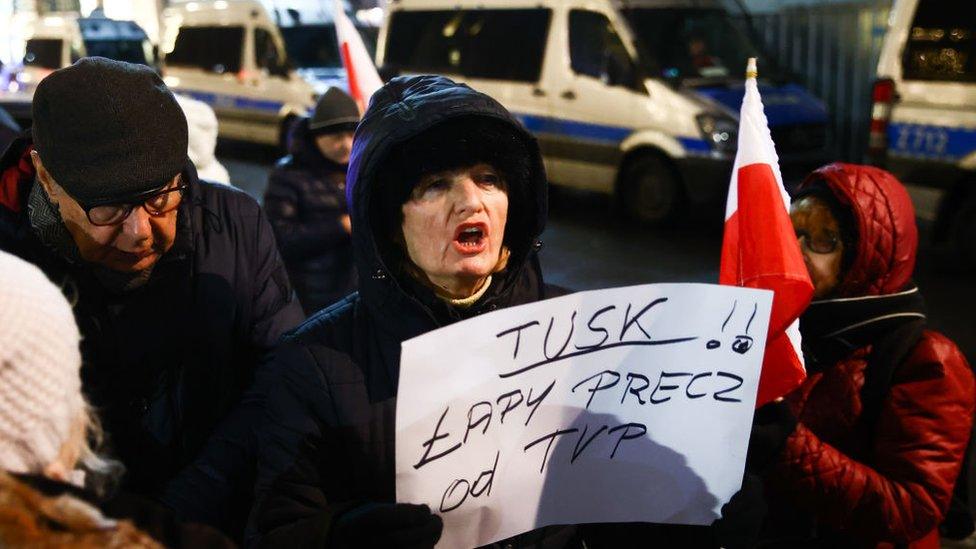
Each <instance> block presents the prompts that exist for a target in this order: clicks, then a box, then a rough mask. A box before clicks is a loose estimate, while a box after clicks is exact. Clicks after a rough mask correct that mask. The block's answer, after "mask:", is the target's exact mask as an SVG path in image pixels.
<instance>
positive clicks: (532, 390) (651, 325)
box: [396, 284, 773, 547]
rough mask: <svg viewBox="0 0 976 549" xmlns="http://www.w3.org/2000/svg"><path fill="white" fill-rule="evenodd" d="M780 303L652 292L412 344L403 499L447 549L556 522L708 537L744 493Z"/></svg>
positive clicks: (748, 296) (400, 420) (595, 294)
mask: <svg viewBox="0 0 976 549" xmlns="http://www.w3.org/2000/svg"><path fill="white" fill-rule="evenodd" d="M772 296H773V294H772V292H768V291H762V290H749V289H744V288H736V287H730V286H717V285H710V284H653V285H643V286H633V287H628V288H616V289H610V290H597V291H590V292H581V293H577V294H572V295H568V296H564V297H560V298H556V299H551V300H547V301H542V302H538V303H532V304H528V305H522V306H519V307H513V308H509V309H503V310H500V311H496V312H493V313H490V314H485V315H481V316H478V317H476V318H473V319H471V320H467V321H465V322H460V323H457V324H454V325H451V326H448V327H446V328H442V329H439V330H436V331H433V332H430V333H427V334H424V335H422V336H420V337H417V338H414V339H411V340H409V341H406V342H404V343H403V347H402V356H401V360H400V386H399V392H398V396H397V418H396V423H397V435H396V469H397V500H398V501H401V502H410V503H427V504H428V505H430V507H431V509H433V510H434V511H435V512H436V513H439V514H440V515H441V516H442V517H443V519H444V533H443V536H442V537H441V542H440V543H439V544H438V547H475V546H479V545H485V544H488V543H492V542H495V541H499V540H502V539H505V538H508V537H511V536H513V535H516V534H519V533H522V532H526V531H529V530H533V529H535V528H539V527H542V526H547V525H551V524H577V523H588V522H657V523H676V524H709V523H711V522H712V520H714V519H715V518H717V517H718V516H719V509H720V508H721V506H722V505H723V504H724V503H725V502H726V501H728V499H729V498H730V497H731V496H732V495H733V494H734V493H735V492H736V491H737V490H738V489H739V487H740V485H741V483H742V473H743V469H744V463H745V454H746V446H747V442H748V438H749V431H750V426H751V422H752V414H753V408H754V405H755V399H756V390H757V388H758V380H759V371H760V366H761V364H762V356H763V350H764V342H765V341H766V330H767V325H768V322H769V311H770V307H771V304H772Z"/></svg>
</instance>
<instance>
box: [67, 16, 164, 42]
mask: <svg viewBox="0 0 976 549" xmlns="http://www.w3.org/2000/svg"><path fill="white" fill-rule="evenodd" d="M78 26H79V27H80V28H81V35H82V36H83V37H84V39H85V40H145V39H146V38H147V36H146V32H145V31H144V30H142V27H140V26H139V24H138V23H136V22H135V21H118V20H115V19H108V18H106V17H83V18H81V19H78Z"/></svg>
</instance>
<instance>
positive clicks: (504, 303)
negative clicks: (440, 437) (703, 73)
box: [249, 76, 711, 547]
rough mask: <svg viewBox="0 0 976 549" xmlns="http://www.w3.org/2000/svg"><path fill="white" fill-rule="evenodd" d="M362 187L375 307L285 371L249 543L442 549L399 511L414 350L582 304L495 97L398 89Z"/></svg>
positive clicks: (322, 322)
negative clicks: (566, 298)
mask: <svg viewBox="0 0 976 549" xmlns="http://www.w3.org/2000/svg"><path fill="white" fill-rule="evenodd" d="M347 183H348V185H347V199H348V202H349V204H350V215H351V217H352V226H353V247H354V251H355V258H356V262H357V270H358V272H359V292H358V293H357V294H353V295H351V296H349V297H347V298H346V299H344V300H343V301H341V302H339V303H337V304H336V305H334V306H332V307H330V308H328V309H326V310H324V311H321V312H320V313H318V314H317V315H315V316H313V317H312V318H310V319H309V320H308V321H307V322H306V323H305V324H303V325H302V326H301V327H299V328H298V329H296V330H295V331H294V332H292V333H291V334H290V335H289V336H287V337H286V338H285V340H284V342H283V344H282V345H281V346H280V347H279V349H278V350H277V351H276V353H275V356H274V357H273V358H272V359H271V360H272V364H271V366H272V367H273V368H274V369H275V383H274V385H273V387H271V389H270V390H269V393H268V403H267V410H266V418H265V419H266V424H265V425H263V426H262V429H261V432H262V435H261V437H262V440H261V444H260V447H261V453H260V456H259V461H258V481H257V488H256V503H255V507H254V509H253V511H252V515H251V523H250V528H249V542H250V543H252V544H260V545H267V546H275V547H288V546H299V547H305V546H309V547H311V546H315V547H323V546H329V547H345V546H350V547H393V546H396V547H430V546H432V545H433V543H434V542H436V540H437V539H438V537H439V535H440V530H441V521H440V518H439V517H438V516H436V515H434V514H432V513H431V511H430V509H428V508H427V507H426V506H421V505H411V504H406V503H394V501H395V499H396V493H395V492H396V490H395V478H394V475H395V450H394V443H395V432H396V426H395V418H396V392H397V382H398V375H399V366H400V364H399V362H400V343H401V342H403V341H405V340H407V339H410V338H413V337H416V336H419V335H421V334H423V333H426V332H429V331H431V330H434V329H437V328H439V327H442V326H445V325H448V324H451V323H453V322H457V321H460V320H464V319H466V318H471V317H473V316H476V315H478V314H482V313H485V312H488V311H492V310H495V309H499V308H504V307H511V306H515V305H519V304H524V303H531V302H535V301H539V300H543V299H547V298H550V297H555V296H558V295H561V294H564V293H566V291H565V290H561V289H559V288H556V287H553V286H549V285H547V284H545V283H544V282H543V279H542V273H541V270H540V267H539V263H538V260H537V257H536V252H537V251H538V249H539V247H540V246H541V243H540V242H539V241H538V237H539V235H540V234H541V233H542V230H543V227H544V224H545V220H546V214H547V211H546V208H547V199H546V177H545V172H544V169H543V165H542V157H541V155H540V152H539V148H538V145H537V144H536V141H535V139H534V138H532V137H531V136H530V135H529V134H528V133H527V132H526V131H525V130H524V129H523V128H522V127H521V126H520V125H519V124H518V122H516V121H515V119H514V118H513V117H512V116H511V115H510V114H509V113H508V111H506V110H505V109H504V107H502V106H501V105H499V104H498V103H497V102H496V101H494V100H493V99H491V98H489V97H488V96H485V95H483V94H481V93H478V92H475V91H473V90H471V89H470V88H468V87H467V86H464V85H458V84H455V83H454V82H452V81H450V80H448V79H446V78H441V77H433V76H421V77H409V78H397V79H394V80H393V81H391V82H390V83H388V84H387V85H386V86H384V87H383V88H382V89H380V90H379V91H378V92H377V93H376V94H375V95H374V96H373V98H372V101H371V103H370V108H369V110H368V111H367V113H366V115H365V117H364V118H363V121H362V123H361V124H360V126H359V128H358V129H357V133H356V139H355V145H354V149H353V154H352V160H351V162H350V169H349V174H348V179H347ZM598 528H599V531H601V533H600V535H601V537H602V538H603V539H604V540H606V539H607V537H606V536H605V535H604V534H606V533H608V531H607V529H606V528H600V527H596V528H594V529H593V532H596V531H598V530H597V529H598ZM667 530H668V529H666V528H660V527H656V528H655V533H656V539H658V540H660V539H672V540H674V543H672V544H671V545H674V546H678V544H680V546H683V547H688V546H690V545H688V542H689V540H691V539H694V538H695V537H698V536H704V538H707V537H708V536H709V535H711V533H710V532H707V531H705V532H704V533H703V532H701V529H697V530H695V529H688V528H684V529H682V528H680V527H676V531H678V532H679V533H678V534H677V535H678V536H680V537H678V538H674V537H671V536H670V534H668V533H667V532H666V531H667ZM672 530H675V529H672ZM693 530H695V531H693ZM610 533H613V534H614V535H620V534H621V530H619V529H617V530H615V532H610ZM591 535H592V534H591V532H590V531H589V530H588V532H587V534H586V535H585V537H586V538H587V544H588V545H589V546H591V547H592V546H593V544H592V543H590V539H591V537H590V536H591ZM662 536H666V538H665V537H662ZM583 537H584V534H583V532H582V530H581V529H579V528H576V527H572V526H570V527H549V528H543V529H540V530H536V531H533V532H529V533H527V534H523V535H521V536H518V537H516V538H513V539H512V540H509V541H510V543H509V544H508V545H511V546H520V547H524V546H536V547H583V546H584V545H583V541H582V540H583ZM704 538H702V539H704ZM618 539H627V538H618ZM679 539H680V540H681V541H678V540H679ZM631 541H632V540H631ZM645 541H649V539H648V538H646V537H645V538H642V543H643V542H645ZM695 545H699V544H698V543H696V544H695ZM662 546H663V545H662Z"/></svg>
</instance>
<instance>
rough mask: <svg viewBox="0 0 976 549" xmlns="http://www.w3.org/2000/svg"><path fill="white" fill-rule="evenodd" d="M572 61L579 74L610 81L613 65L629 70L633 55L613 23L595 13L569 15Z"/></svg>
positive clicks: (585, 12) (618, 68)
mask: <svg viewBox="0 0 976 549" xmlns="http://www.w3.org/2000/svg"><path fill="white" fill-rule="evenodd" d="M569 60H570V65H571V66H572V68H573V72H575V73H576V74H582V75H586V76H592V77H593V78H599V79H606V78H607V72H608V69H610V68H611V66H613V67H614V68H616V69H617V70H623V69H626V70H628V71H629V69H630V68H631V67H632V63H631V60H630V55H629V54H628V53H627V49H626V48H625V47H624V43H623V42H622V41H621V40H620V37H619V36H618V35H617V32H616V31H615V30H614V29H613V25H611V24H610V20H609V19H607V16H605V15H603V14H601V13H597V12H593V11H584V10H572V11H570V12H569ZM618 83H621V82H618Z"/></svg>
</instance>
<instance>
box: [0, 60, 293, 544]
mask: <svg viewBox="0 0 976 549" xmlns="http://www.w3.org/2000/svg"><path fill="white" fill-rule="evenodd" d="M33 118H34V126H33V129H32V132H31V135H30V136H27V137H24V138H23V139H20V140H18V141H16V142H14V143H13V144H12V145H11V146H10V147H9V148H8V149H7V152H6V153H5V154H4V155H3V157H2V158H0V249H2V250H5V251H8V252H11V253H13V254H15V255H18V256H20V257H21V258H23V259H25V260H27V261H30V262H32V263H34V264H36V265H38V266H39V267H40V268H41V269H42V270H43V271H44V272H45V274H46V275H47V276H48V277H49V278H50V279H51V280H52V281H54V282H55V283H56V284H58V285H60V286H61V288H62V289H63V291H64V293H65V294H66V295H67V296H68V299H69V301H70V302H71V303H72V305H73V307H74V312H75V317H76V320H77V321H78V325H79V327H80V328H81V332H82V339H83V341H82V354H83V359H84V367H83V369H82V378H83V382H84V390H85V392H86V394H87V395H88V397H89V399H90V400H91V402H92V404H93V405H94V406H95V407H96V409H97V410H98V411H99V413H100V415H101V417H102V421H103V424H104V428H105V431H106V433H107V435H108V439H109V444H110V446H111V448H112V450H113V451H114V454H115V455H116V456H117V457H118V458H119V459H120V460H121V461H122V462H123V463H124V465H125V466H126V468H127V473H126V475H125V477H124V480H123V483H124V486H125V487H126V488H128V489H129V490H132V491H135V492H137V493H142V494H147V495H154V496H158V495H160V494H163V493H166V494H167V495H166V498H167V499H168V501H169V503H170V504H171V505H172V506H174V507H176V508H177V510H178V511H179V510H181V509H179V507H181V506H183V505H185V506H186V507H187V508H188V510H187V514H189V515H196V516H189V517H188V518H192V519H195V520H207V521H208V522H211V523H217V524H218V525H219V526H222V527H224V529H225V530H227V531H228V532H229V533H231V534H232V535H236V534H238V533H239V532H236V531H234V525H233V522H234V519H237V520H242V518H243V517H242V516H236V517H235V516H233V515H234V509H233V506H232V505H229V504H227V503H226V502H224V503H221V504H219V505H217V504H215V503H214V502H215V501H219V500H220V498H224V499H231V500H232V501H234V502H236V503H238V504H239V507H240V509H241V510H242V511H243V510H246V506H247V504H248V501H247V497H246V493H244V494H243V495H241V494H237V493H236V492H234V490H236V489H237V487H239V486H240V487H244V488H245V489H247V488H249V487H250V482H251V481H250V479H249V478H245V477H246V476H247V474H248V473H247V471H248V469H249V468H250V466H251V454H250V440H251V439H250V438H249V432H250V429H251V428H252V422H251V418H250V417H249V415H248V414H250V413H252V412H250V411H249V408H248V406H247V404H248V402H247V401H245V403H244V405H238V403H239V401H240V400H241V395H242V394H243V392H244V389H245V388H246V387H248V386H249V385H250V384H251V382H252V381H253V377H254V375H255V371H256V366H257V363H258V361H259V360H260V358H261V356H262V355H263V354H264V352H265V351H266V350H268V349H269V348H270V347H271V346H272V345H273V344H274V343H275V342H276V341H277V339H278V337H279V336H280V335H281V334H282V333H283V332H285V331H286V330H288V329H290V328H292V327H293V326H295V325H296V324H297V323H299V322H300V321H301V320H302V319H303V315H302V311H301V307H300V306H299V303H298V301H297V299H295V298H294V292H293V291H292V288H291V285H290V283H289V280H288V276H287V274H286V271H285V268H284V266H283V264H282V261H281V257H280V256H279V253H278V250H277V247H276V244H275V240H274V235H273V233H272V231H271V227H270V226H269V225H268V222H267V221H266V219H265V216H264V214H263V213H262V211H261V208H260V206H258V204H257V203H256V202H255V201H254V200H253V199H252V198H250V197H249V196H248V195H246V194H244V193H243V192H240V191H237V190H235V189H233V188H230V187H227V186H223V185H215V184H211V183H208V182H206V181H201V180H199V179H198V178H197V175H196V171H195V170H194V168H193V165H192V163H190V161H189V159H188V158H187V152H186V151H187V123H186V119H185V117H184V115H183V112H182V110H181V109H180V107H179V105H178V104H177V102H176V100H175V98H174V97H173V94H172V93H171V92H170V91H169V90H168V89H167V88H166V86H165V85H164V84H163V82H162V81H161V80H160V79H159V77H158V76H157V75H156V74H155V73H154V72H152V71H151V70H150V69H148V68H146V67H142V66H138V65H132V64H128V63H122V62H118V61H110V60H107V59H103V58H97V57H93V58H84V59H82V60H80V61H78V62H77V63H75V64H74V65H72V66H70V67H67V68H64V69H61V70H58V71H55V72H54V73H52V74H51V75H49V76H48V77H47V78H45V79H44V80H43V81H42V82H41V83H40V84H39V85H38V87H37V90H36V93H35V95H34V104H33ZM250 400H251V401H252V404H253V401H255V399H253V398H252V399H250ZM201 456H203V459H198V458H200V457H201ZM191 464H194V465H191ZM181 470H182V471H183V474H182V475H181V480H180V481H179V482H178V483H177V486H176V487H174V484H173V483H172V482H171V481H172V479H173V478H174V477H175V476H176V475H177V473H178V472H180V471H181ZM194 506H196V508H195V509H194ZM208 506H209V507H208ZM201 509H202V511H201ZM203 511H206V512H209V513H212V515H211V516H207V517H204V516H199V515H200V513H201V512H203Z"/></svg>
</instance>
